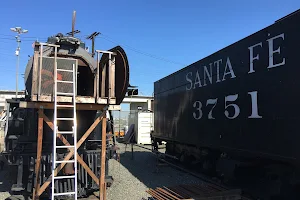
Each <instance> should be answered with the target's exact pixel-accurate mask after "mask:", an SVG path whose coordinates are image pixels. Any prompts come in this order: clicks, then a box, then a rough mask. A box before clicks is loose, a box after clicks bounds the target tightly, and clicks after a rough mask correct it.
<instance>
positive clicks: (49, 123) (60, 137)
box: [44, 115, 99, 185]
mask: <svg viewBox="0 0 300 200" xmlns="http://www.w3.org/2000/svg"><path fill="white" fill-rule="evenodd" d="M44 120H45V122H46V123H47V124H48V126H49V127H50V128H51V129H52V130H53V127H54V126H53V123H52V122H51V121H50V120H49V118H48V117H47V116H46V115H44ZM57 136H58V138H59V139H60V140H61V141H62V142H63V143H64V145H66V146H71V145H70V143H69V142H68V140H67V139H66V138H65V137H64V136H63V135H62V134H59V133H58V134H57ZM69 149H70V150H71V149H72V148H69ZM77 161H78V162H79V163H80V164H81V165H82V166H83V168H84V169H85V170H86V171H87V173H88V174H89V175H90V176H91V177H92V179H93V180H94V181H95V182H96V184H97V185H99V179H98V178H97V176H96V175H95V174H94V172H93V171H92V170H91V169H90V168H89V167H88V165H87V164H86V163H85V162H84V161H83V160H82V158H81V157H80V156H79V154H78V153H77Z"/></svg>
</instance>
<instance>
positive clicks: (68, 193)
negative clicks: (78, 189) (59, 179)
mask: <svg viewBox="0 0 300 200" xmlns="http://www.w3.org/2000/svg"><path fill="white" fill-rule="evenodd" d="M70 194H75V192H63V193H54V194H53V196H63V195H70Z"/></svg>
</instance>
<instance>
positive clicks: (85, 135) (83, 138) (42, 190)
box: [37, 109, 106, 196]
mask: <svg viewBox="0 0 300 200" xmlns="http://www.w3.org/2000/svg"><path fill="white" fill-rule="evenodd" d="M104 111H105V109H104ZM103 114H105V113H103ZM103 114H102V115H100V116H99V117H98V118H97V119H96V120H95V121H94V123H93V124H92V125H91V126H90V128H89V129H88V130H87V131H86V132H85V134H84V135H83V136H82V137H81V139H80V140H79V141H78V142H77V149H78V148H79V147H80V146H81V145H82V144H83V142H84V141H85V140H86V139H87V137H88V136H89V135H90V134H91V132H92V131H93V130H94V129H95V128H96V126H97V125H98V123H99V122H100V121H101V120H102V119H103ZM104 116H105V117H106V115H104ZM43 117H44V120H45V122H46V123H47V124H48V125H49V126H50V127H51V126H53V124H52V122H51V121H50V120H49V119H48V118H46V116H45V115H43ZM105 120H106V119H105ZM73 155H74V149H71V150H70V152H69V153H68V154H67V156H66V157H65V158H64V161H67V160H70V158H71V157H72V156H73ZM65 165H66V163H60V164H59V165H58V167H56V169H55V170H54V176H56V175H57V174H58V172H59V171H60V170H61V169H62V168H63V167H64V166H65ZM52 175H53V174H51V176H50V177H49V178H48V179H47V180H46V181H45V182H44V183H43V185H42V186H41V187H40V189H39V190H37V196H41V195H42V193H43V192H44V191H45V190H46V188H47V187H48V186H49V185H50V184H51V180H52V178H51V177H52Z"/></svg>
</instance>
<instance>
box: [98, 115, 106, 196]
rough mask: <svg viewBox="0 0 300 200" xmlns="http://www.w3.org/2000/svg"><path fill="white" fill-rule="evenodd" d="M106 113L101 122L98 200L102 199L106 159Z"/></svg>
mask: <svg viewBox="0 0 300 200" xmlns="http://www.w3.org/2000/svg"><path fill="white" fill-rule="evenodd" d="M105 155H106V113H105V115H104V117H103V120H102V144H101V168H100V187H99V196H100V200H105V199H104V193H105V192H106V190H105V189H106V188H105V158H106V156H105Z"/></svg>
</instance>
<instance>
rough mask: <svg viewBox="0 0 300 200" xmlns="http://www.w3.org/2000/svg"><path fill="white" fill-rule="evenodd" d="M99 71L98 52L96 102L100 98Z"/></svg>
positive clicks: (98, 58) (98, 59)
mask: <svg viewBox="0 0 300 200" xmlns="http://www.w3.org/2000/svg"><path fill="white" fill-rule="evenodd" d="M99 71H100V55H99V52H97V74H96V102H98V99H99Z"/></svg>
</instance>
